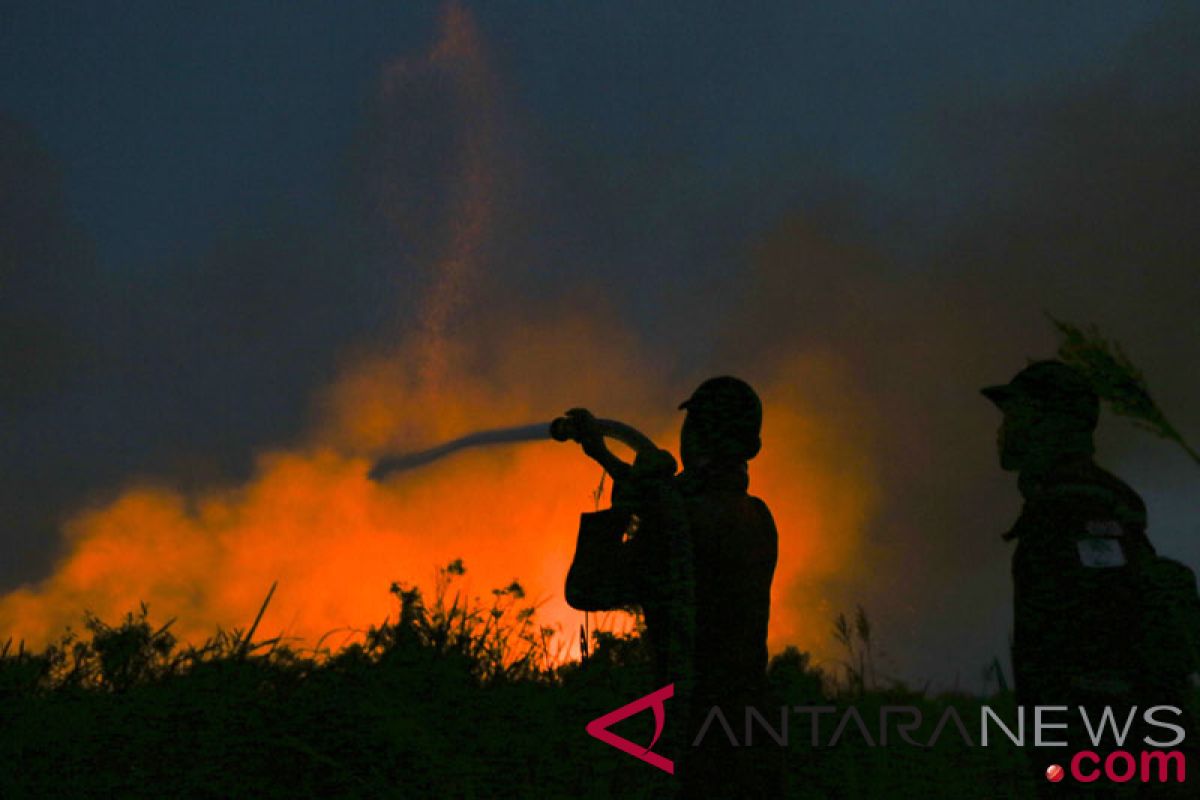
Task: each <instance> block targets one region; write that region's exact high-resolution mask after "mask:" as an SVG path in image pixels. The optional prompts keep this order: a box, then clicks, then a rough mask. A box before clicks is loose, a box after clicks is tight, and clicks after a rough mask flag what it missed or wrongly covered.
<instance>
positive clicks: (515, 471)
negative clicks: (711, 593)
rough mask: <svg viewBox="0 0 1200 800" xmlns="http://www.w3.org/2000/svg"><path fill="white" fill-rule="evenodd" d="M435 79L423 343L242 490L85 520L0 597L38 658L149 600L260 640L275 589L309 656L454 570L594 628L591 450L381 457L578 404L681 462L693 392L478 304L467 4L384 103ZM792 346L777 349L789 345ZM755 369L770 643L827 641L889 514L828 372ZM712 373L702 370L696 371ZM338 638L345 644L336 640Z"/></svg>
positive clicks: (362, 386)
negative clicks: (401, 590)
mask: <svg viewBox="0 0 1200 800" xmlns="http://www.w3.org/2000/svg"><path fill="white" fill-rule="evenodd" d="M423 70H442V71H444V72H445V73H446V74H449V75H450V81H449V83H450V84H451V85H452V87H453V88H454V92H455V99H454V103H453V105H454V107H455V108H459V109H460V110H461V113H462V114H463V115H478V114H480V113H482V114H483V117H484V119H483V120H482V121H480V120H479V119H477V118H475V117H472V119H471V124H469V125H467V126H466V127H467V130H468V133H467V134H465V135H464V137H463V149H464V153H463V155H462V159H461V163H460V164H459V165H458V171H457V173H456V174H455V175H454V176H453V181H454V182H456V185H457V186H459V189H458V190H457V191H458V192H459V196H458V197H456V198H455V199H453V201H452V203H451V205H452V210H453V213H454V215H455V219H454V220H453V221H452V223H451V224H450V226H449V233H448V234H447V238H446V242H445V244H444V247H443V248H442V252H443V256H442V258H441V259H440V260H439V261H438V262H437V263H436V264H434V265H433V268H434V269H433V274H434V280H433V283H432V285H431V286H430V287H427V289H426V295H425V302H424V304H423V309H424V315H423V317H422V320H421V326H420V327H421V330H420V331H419V332H418V333H416V334H414V335H413V336H412V337H410V338H409V339H408V340H407V341H405V342H403V343H402V344H400V345H399V346H396V347H394V348H386V349H378V350H376V352H375V354H374V355H370V356H367V357H363V358H358V359H356V360H355V361H354V363H351V364H349V365H347V367H346V368H345V369H344V370H343V373H342V374H341V376H340V377H339V378H338V380H336V381H335V382H334V383H333V385H332V386H330V387H329V388H328V389H327V390H326V391H324V392H323V393H321V394H320V396H319V397H318V401H319V402H320V408H321V410H322V413H321V419H320V422H319V424H318V425H316V426H314V430H313V431H311V432H310V433H309V435H308V436H307V437H306V438H305V440H304V441H301V442H298V443H296V444H295V445H294V446H291V447H288V448H285V449H281V450H275V451H271V452H265V453H261V454H260V455H259V457H258V460H257V467H256V470H255V472H254V474H253V476H252V477H251V478H250V479H249V480H248V481H247V482H246V483H245V484H243V485H237V486H226V487H222V488H217V489H211V490H207V491H203V492H199V493H187V492H184V491H180V490H176V489H173V488H171V487H167V486H162V485H145V484H134V485H130V486H128V487H127V488H126V489H125V490H124V491H123V492H121V493H120V495H119V496H118V497H116V498H115V499H114V500H112V501H111V502H108V503H106V504H104V505H102V506H98V507H93V508H87V509H83V510H80V511H79V512H78V513H76V514H75V515H74V516H73V517H72V518H71V519H70V521H69V522H68V523H67V525H66V526H65V529H64V535H65V548H64V555H63V556H62V558H61V559H60V561H59V563H58V564H57V565H56V566H55V568H54V570H53V572H52V574H51V575H49V576H48V577H47V578H45V579H44V580H42V581H40V582H38V583H36V584H32V585H28V586H25V587H22V588H20V589H18V590H16V591H13V592H10V593H9V594H7V595H5V596H3V597H0V635H2V636H4V637H7V636H8V635H12V637H13V640H14V642H16V641H19V640H24V641H25V643H26V646H27V647H35V648H36V647H40V646H43V645H45V644H46V643H48V642H51V641H53V640H55V639H56V638H57V637H58V636H59V635H60V634H61V633H62V631H63V629H64V628H65V627H66V626H67V625H74V626H76V627H77V626H78V624H79V622H80V620H81V617H82V614H83V612H84V611H85V610H88V611H91V612H93V613H95V614H97V615H98V616H99V617H100V618H101V619H103V620H105V621H107V622H115V621H116V620H118V619H119V618H120V617H121V616H123V615H124V614H125V613H126V612H129V611H133V610H136V609H137V608H138V604H139V603H141V602H145V603H147V604H148V606H149V608H150V611H151V614H152V617H153V619H154V620H155V621H157V622H159V623H160V624H161V623H162V622H164V621H165V620H167V619H168V618H171V617H175V618H177V622H176V623H175V625H174V627H173V631H174V632H175V633H176V634H177V635H179V636H181V637H182V638H183V639H185V640H188V641H192V642H200V641H203V640H204V639H206V638H207V637H209V636H210V635H212V634H213V633H214V632H215V630H216V628H217V626H221V627H224V628H226V629H229V628H231V627H235V626H240V627H245V626H247V625H249V624H250V622H251V621H252V620H253V619H254V616H255V614H256V612H257V611H258V608H259V606H260V604H261V603H262V601H263V598H264V597H265V596H266V593H267V590H268V588H269V587H270V586H271V584H272V582H274V581H278V589H277V591H276V592H275V595H274V597H273V599H272V601H271V604H270V606H269V608H268V609H267V612H266V615H265V616H264V618H263V620H262V623H261V625H260V627H259V629H258V637H259V638H268V637H271V636H275V635H279V634H282V635H283V636H286V637H297V638H298V639H300V640H301V641H300V642H299V643H298V644H299V646H301V647H303V646H313V645H315V643H316V642H317V641H318V640H319V639H320V638H321V637H322V636H323V635H325V634H327V633H328V632H330V631H333V630H339V629H345V630H347V632H348V635H350V633H351V632H352V631H354V630H359V631H361V630H364V629H366V628H367V627H368V626H369V625H371V624H377V623H379V622H381V621H382V620H383V619H384V618H385V617H387V616H388V615H392V617H393V618H394V617H395V612H396V607H395V601H394V598H393V597H392V596H391V595H390V594H389V591H388V589H389V586H390V585H391V584H392V582H393V581H401V582H407V583H416V584H418V585H420V586H422V587H423V588H424V589H426V590H429V589H431V587H432V580H431V579H432V577H433V574H434V571H435V569H436V568H437V567H438V566H440V565H444V564H446V563H447V562H449V561H450V560H452V559H454V558H460V557H461V558H462V559H463V561H464V563H465V566H466V568H467V573H466V575H465V581H466V584H467V587H468V590H469V593H470V594H472V595H480V596H483V597H488V596H489V594H488V593H489V591H490V590H491V589H492V588H496V587H502V586H505V585H507V584H508V583H509V582H511V581H512V580H513V579H514V578H517V579H519V580H520V581H521V582H522V584H523V585H524V586H525V588H526V591H527V597H528V598H529V599H530V600H532V601H539V600H540V601H543V605H542V606H541V609H540V611H539V613H538V617H537V619H538V620H539V621H540V623H541V624H543V625H546V624H548V625H552V626H554V625H557V626H559V627H561V629H562V631H563V634H564V635H565V636H567V641H568V642H569V643H570V652H571V653H577V651H578V647H577V636H576V634H575V632H577V630H578V626H579V624H580V622H581V621H582V614H581V613H579V612H576V611H573V610H571V609H570V608H568V607H567V606H566V604H565V601H564V600H563V598H562V586H563V580H564V578H565V575H566V571H567V567H568V565H569V563H570V559H571V555H572V551H573V548H574V542H575V535H576V527H577V523H578V514H579V513H580V512H584V511H589V510H592V507H593V500H592V492H593V491H594V490H595V487H596V485H597V482H598V480H599V477H600V471H599V467H597V466H596V465H595V464H594V463H592V462H591V461H590V460H589V459H587V458H586V457H585V456H583V455H582V453H581V452H580V451H579V448H578V447H576V446H571V445H564V444H559V443H555V442H552V441H550V440H549V439H547V441H546V442H544V443H542V442H538V443H530V444H524V445H520V446H507V445H503V446H498V447H493V448H488V449H480V450H474V451H465V452H461V453H458V454H455V455H453V456H451V457H448V458H446V459H443V460H441V461H438V462H436V463H433V464H431V465H429V466H427V467H424V468H420V469H416V470H413V471H410V472H406V473H403V474H401V475H398V476H397V477H395V478H393V479H391V480H387V481H385V482H384V483H382V484H376V483H373V482H371V481H369V480H368V479H367V477H366V476H367V471H368V469H369V467H370V464H371V463H372V461H373V459H374V458H376V457H378V456H379V455H382V454H383V453H385V452H410V451H414V450H419V449H423V448H425V447H429V446H431V445H435V444H437V443H439V442H441V441H445V440H447V439H451V438H454V437H456V436H460V435H463V434H466V433H469V432H471V431H475V430H480V429H485V428H490V427H499V426H507V425H515V424H525V423H530V422H535V421H538V420H545V421H546V422H547V423H548V422H549V420H550V419H551V418H552V417H554V416H556V415H558V414H560V413H561V412H562V411H563V410H564V409H566V408H568V407H571V406H578V405H586V406H588V407H590V408H592V409H593V410H594V411H595V412H596V413H597V414H598V415H600V416H605V417H612V418H616V419H621V420H624V421H627V422H629V423H630V424H632V425H634V426H635V427H638V428H639V429H642V430H644V431H645V432H646V433H647V434H649V435H651V437H652V438H654V439H655V440H656V441H657V442H658V443H659V444H660V445H661V446H666V447H667V448H668V449H670V450H673V451H674V450H677V439H678V426H679V422H680V412H676V411H675V410H674V408H675V404H674V403H671V402H669V401H670V399H672V398H674V399H675V400H676V401H677V400H678V399H679V398H682V397H684V396H686V395H687V394H688V393H690V391H691V389H692V388H694V387H693V386H677V385H675V386H672V385H665V384H664V382H663V380H662V379H661V378H660V377H659V376H658V375H657V374H656V371H655V369H654V368H653V366H652V365H651V363H650V360H649V359H648V358H647V356H646V354H645V347H644V343H642V342H639V341H638V340H637V339H636V338H635V337H634V336H633V335H632V333H630V332H627V331H616V330H614V329H613V327H614V326H613V325H612V324H605V323H604V322H602V320H603V319H604V314H603V311H602V310H597V309H595V308H587V309H584V310H580V309H579V308H574V309H570V311H569V313H568V312H567V311H561V310H559V311H556V310H553V309H551V310H547V305H542V306H539V307H537V308H532V309H526V310H524V311H523V312H522V313H521V314H520V315H519V316H518V315H517V314H515V313H511V314H506V313H500V312H498V311H494V310H491V309H489V308H488V307H485V306H482V304H480V303H479V302H477V300H478V298H474V297H473V296H472V287H473V286H475V285H476V283H477V282H478V281H479V280H480V275H481V273H482V272H483V271H484V266H485V265H484V263H483V262H484V261H485V259H483V258H482V254H483V253H485V252H486V250H487V246H488V243H489V241H490V239H489V237H490V232H491V230H492V229H493V227H494V226H495V222H494V209H495V205H496V204H497V203H498V202H499V201H498V199H497V198H496V192H497V191H498V190H499V188H500V187H499V184H501V183H502V182H501V181H498V180H496V179H495V177H494V176H493V175H491V173H490V172H489V170H490V166H489V165H490V164H492V163H494V162H495V161H496V159H497V158H498V156H497V154H496V153H495V152H493V151H492V150H490V149H489V147H490V145H489V130H490V126H489V124H488V113H490V112H487V110H486V109H484V111H483V112H480V108H479V106H480V105H487V104H489V103H494V102H495V101H494V98H492V94H493V91H492V78H491V76H490V74H489V73H488V72H487V69H486V63H485V60H484V59H483V57H482V55H481V50H480V47H479V43H478V32H477V31H476V29H475V27H474V24H473V23H472V21H471V19H470V16H469V15H468V14H467V13H466V12H465V11H463V10H462V9H461V8H459V7H457V6H452V7H451V8H450V10H449V11H448V13H447V15H446V20H445V25H444V30H443V33H442V39H441V41H440V42H439V43H438V44H436V45H435V46H434V47H433V48H432V50H431V51H430V53H429V54H428V55H426V56H425V57H424V58H422V59H418V60H417V61H415V62H402V63H400V64H398V65H396V66H394V67H392V68H389V70H388V71H387V73H386V74H385V81H384V84H385V85H384V90H383V93H384V96H385V99H386V97H387V96H388V94H389V93H390V92H392V91H394V90H395V86H396V85H397V84H398V83H403V81H405V80H416V79H418V78H414V77H413V76H414V75H418V76H419V75H421V74H423V72H422V71H423ZM781 347H782V346H781ZM772 357H773V359H774V360H773V361H772V362H771V364H770V365H769V366H763V367H759V368H757V369H756V370H755V369H752V371H754V372H755V373H756V374H746V375H743V377H746V378H747V379H749V380H751V382H752V383H754V384H755V385H756V388H758V389H759V391H760V393H761V395H762V397H763V401H764V405H765V408H766V421H765V426H764V432H763V440H764V447H763V451H762V454H761V455H760V456H759V458H758V459H756V460H755V461H754V462H752V464H751V492H752V493H754V494H756V495H758V496H760V497H762V498H763V499H764V500H766V501H767V503H768V505H769V506H770V507H771V509H772V511H773V512H774V514H775V517H776V522H777V525H778V528H779V532H780V561H779V567H778V570H777V572H776V578H775V584H774V590H773V604H772V622H771V644H772V646H773V647H775V648H779V647H782V646H783V645H785V644H796V645H798V646H800V647H802V648H803V649H807V650H810V651H812V652H814V653H821V652H823V651H827V650H828V639H829V635H828V631H829V620H830V616H831V613H830V609H829V608H828V607H827V606H828V604H827V603H826V602H825V601H824V600H823V593H822V585H823V582H825V581H828V580H829V579H831V577H833V576H835V575H836V576H837V577H838V579H839V580H841V581H845V580H846V579H847V577H848V576H853V575H854V574H856V572H857V569H858V568H857V567H856V554H857V553H858V552H859V549H860V543H861V542H860V539H861V531H862V530H863V527H864V524H865V522H866V521H867V519H868V518H869V516H870V514H871V513H872V509H873V507H874V499H875V498H874V490H873V483H872V475H871V467H870V464H869V462H868V460H867V459H866V457H865V456H864V455H863V453H864V452H866V451H867V448H866V445H865V443H864V441H863V438H862V433H861V430H860V428H861V420H858V419H855V418H854V415H853V414H851V413H850V412H848V411H838V412H837V413H828V412H819V411H817V410H814V409H813V408H812V406H811V405H810V404H809V403H807V402H806V399H805V398H806V395H805V390H806V387H807V389H812V387H814V386H815V387H821V388H822V389H823V391H824V392H825V393H826V394H836V393H837V390H838V389H839V388H841V379H840V377H839V375H838V373H837V370H836V368H835V366H834V365H833V364H832V363H831V362H829V361H824V360H822V359H819V358H815V357H812V356H804V357H802V356H801V355H800V354H797V355H796V356H795V357H794V358H783V357H780V353H778V352H777V353H774V354H772ZM702 377H707V376H702ZM337 641H338V637H334V638H332V639H331V640H330V642H331V643H336V642H337Z"/></svg>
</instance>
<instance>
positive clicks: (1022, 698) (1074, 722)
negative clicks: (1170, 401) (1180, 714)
mask: <svg viewBox="0 0 1200 800" xmlns="http://www.w3.org/2000/svg"><path fill="white" fill-rule="evenodd" d="M982 391H983V394H984V395H985V396H986V397H988V398H989V399H990V400H992V401H993V402H994V403H995V404H996V405H997V406H999V408H1000V410H1001V411H1002V412H1004V420H1003V423H1002V424H1001V427H1000V431H999V439H998V446H999V451H1000V453H999V454H1000V463H1001V466H1002V467H1003V468H1004V469H1005V470H1009V471H1015V472H1017V473H1018V487H1019V489H1020V492H1021V495H1022V497H1023V498H1024V506H1023V507H1022V509H1021V515H1020V517H1019V518H1018V519H1017V521H1016V524H1015V525H1014V526H1013V527H1012V529H1011V530H1010V531H1009V532H1008V533H1006V534H1005V535H1004V539H1005V540H1009V541H1011V540H1014V539H1015V540H1016V542H1017V546H1016V550H1015V551H1014V553H1013V559H1012V576H1013V604H1014V614H1013V642H1012V662H1013V671H1014V677H1015V679H1016V692H1017V702H1018V703H1019V704H1021V705H1023V706H1025V707H1026V708H1027V709H1029V713H1030V714H1032V707H1033V706H1037V705H1042V706H1068V707H1070V708H1071V709H1075V708H1076V707H1077V706H1083V707H1085V708H1086V709H1088V713H1089V717H1090V719H1092V720H1093V726H1094V725H1095V721H1096V720H1098V719H1099V715H1100V714H1101V712H1102V710H1103V708H1104V707H1106V706H1111V707H1112V708H1113V710H1114V712H1115V713H1116V715H1117V716H1116V718H1117V720H1118V723H1119V725H1120V726H1121V727H1123V726H1124V724H1125V720H1126V719H1127V716H1128V713H1129V710H1130V709H1131V708H1132V707H1133V706H1137V707H1138V719H1140V715H1141V713H1142V711H1143V710H1145V709H1146V708H1147V707H1150V706H1161V705H1170V706H1176V707H1180V708H1185V707H1186V702H1185V698H1186V695H1187V691H1186V690H1187V686H1188V675H1189V673H1191V672H1192V671H1193V670H1194V669H1195V668H1196V663H1195V653H1194V650H1193V648H1192V642H1193V641H1194V631H1193V630H1192V628H1194V627H1195V626H1196V613H1197V610H1196V588H1195V577H1194V575H1193V574H1192V572H1191V570H1189V569H1188V568H1187V567H1185V566H1183V565H1182V564H1179V563H1178V562H1174V561H1171V560H1169V559H1165V558H1161V557H1158V556H1157V555H1156V553H1155V550H1154V547H1153V546H1152V545H1151V543H1150V540H1149V539H1148V538H1147V536H1146V505H1145V503H1144V502H1143V501H1142V498H1141V497H1140V496H1139V495H1138V494H1137V492H1135V491H1134V490H1133V489H1131V488H1130V487H1129V486H1128V485H1127V484H1126V483H1125V482H1124V481H1122V480H1121V479H1119V478H1117V477H1116V476H1115V475H1113V474H1111V473H1109V472H1107V471H1106V470H1104V469H1102V468H1100V467H1099V466H1097V465H1096V463H1095V461H1094V460H1093V454H1094V451H1095V446H1094V443H1093V431H1094V430H1095V428H1096V425H1097V422H1098V420H1099V413H1100V404H1099V399H1098V397H1097V394H1096V392H1095V391H1094V390H1093V388H1092V387H1091V386H1090V385H1089V383H1088V382H1087V380H1085V379H1084V378H1083V377H1082V376H1081V374H1080V373H1079V372H1077V371H1076V370H1075V369H1073V368H1072V367H1069V366H1068V365H1066V364H1064V363H1062V362H1060V361H1039V362H1036V363H1033V364H1031V365H1029V366H1028V367H1026V368H1025V369H1023V370H1021V371H1020V372H1019V373H1017V375H1016V376H1015V377H1014V378H1013V379H1012V381H1011V382H1009V383H1008V384H1005V385H1003V386H992V387H988V388H986V389H983V390H982ZM1160 718H1161V719H1165V720H1170V721H1172V722H1186V719H1187V718H1186V717H1185V718H1184V719H1182V720H1181V719H1177V718H1173V717H1171V716H1170V715H1169V714H1163V715H1162V716H1161V717H1160ZM1056 721H1066V720H1065V719H1064V718H1063V717H1062V716H1061V715H1060V716H1059V717H1058V718H1057V720H1056ZM1189 727H1190V725H1189ZM1189 733H1190V731H1189ZM1141 736H1142V732H1141V731H1140V730H1139V725H1138V724H1137V722H1135V723H1134V725H1133V727H1132V728H1131V730H1130V733H1129V739H1128V740H1127V743H1126V748H1127V749H1132V750H1141V749H1143V748H1145V749H1149V748H1148V746H1147V745H1145V744H1144V743H1143V742H1142V739H1141ZM1085 737H1086V730H1085V728H1084V727H1083V724H1082V721H1081V720H1080V719H1079V718H1078V717H1073V718H1071V722H1070V728H1069V732H1068V733H1064V735H1063V736H1061V737H1055V738H1065V739H1068V740H1069V742H1070V744H1071V745H1072V746H1071V747H1066V748H1062V747H1055V748H1044V749H1038V750H1031V751H1030V756H1031V761H1032V763H1031V766H1032V767H1033V769H1034V771H1035V773H1036V780H1037V781H1038V786H1039V791H1040V792H1042V793H1044V794H1046V795H1048V796H1058V795H1061V794H1063V793H1069V792H1071V791H1075V790H1080V791H1082V790H1083V789H1084V787H1081V786H1074V787H1073V786H1072V782H1071V781H1069V780H1068V781H1064V782H1063V783H1061V784H1051V783H1049V782H1047V781H1046V779H1045V778H1044V777H1042V775H1043V771H1044V770H1045V769H1046V767H1047V766H1049V765H1050V764H1052V763H1056V762H1059V761H1061V760H1062V759H1063V758H1064V753H1066V754H1068V755H1069V754H1071V753H1074V752H1075V751H1077V750H1079V749H1081V748H1085V747H1086V748H1088V749H1091V744H1090V742H1088V741H1087V740H1086V738H1085ZM1156 738H1158V739H1162V738H1163V737H1162V735H1157V736H1156ZM1110 741H1111V740H1110ZM1188 744H1192V743H1191V742H1188ZM1076 745H1077V746H1076ZM1113 748H1115V744H1114V745H1111V746H1110V749H1113ZM1189 767H1192V768H1194V765H1189ZM1109 788H1110V790H1111V787H1109Z"/></svg>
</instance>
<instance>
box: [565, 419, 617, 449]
mask: <svg viewBox="0 0 1200 800" xmlns="http://www.w3.org/2000/svg"><path fill="white" fill-rule="evenodd" d="M565 416H566V418H567V419H569V420H570V421H571V426H572V428H573V429H574V436H573V437H572V438H574V439H575V441H577V442H579V444H580V445H582V446H583V452H584V453H585V454H587V455H588V456H589V457H591V458H594V459H596V460H597V461H599V460H601V459H602V458H603V457H604V456H605V455H607V454H608V447H606V446H605V444H604V434H603V433H601V431H600V426H599V424H597V422H596V417H595V415H593V414H592V412H591V411H588V410H587V409H586V408H572V409H569V410H568V411H567V412H566V414H565Z"/></svg>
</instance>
